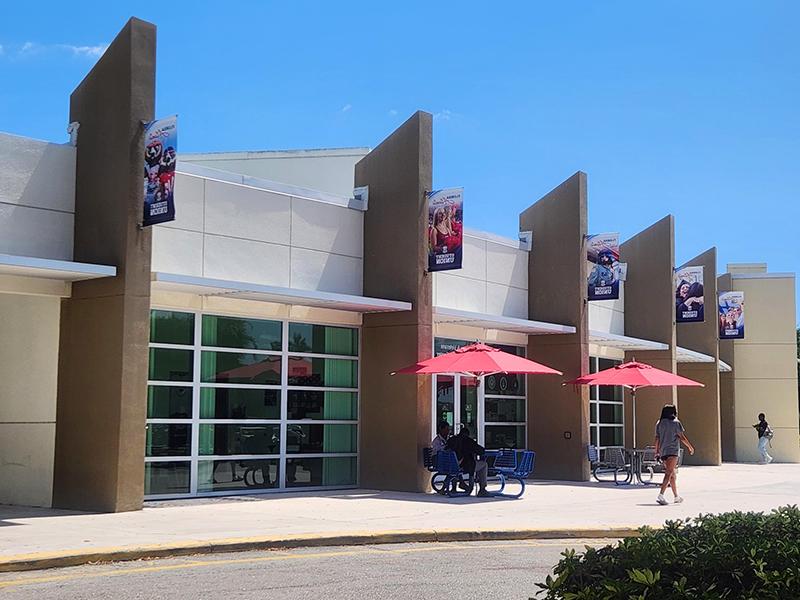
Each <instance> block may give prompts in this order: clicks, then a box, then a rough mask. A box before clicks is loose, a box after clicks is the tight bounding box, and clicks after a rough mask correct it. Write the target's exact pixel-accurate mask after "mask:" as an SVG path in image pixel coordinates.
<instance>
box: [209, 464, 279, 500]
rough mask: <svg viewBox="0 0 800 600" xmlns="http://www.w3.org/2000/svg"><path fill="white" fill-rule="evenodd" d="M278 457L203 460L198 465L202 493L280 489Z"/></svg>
mask: <svg viewBox="0 0 800 600" xmlns="http://www.w3.org/2000/svg"><path fill="white" fill-rule="evenodd" d="M278 465H279V461H278V459H277V458H256V459H252V460H201V461H200V462H199V463H198V464H197V491H198V492H223V491H224V492H240V491H241V492H246V491H249V490H258V489H268V488H277V487H279V486H280V478H279V476H278V468H279V467H278Z"/></svg>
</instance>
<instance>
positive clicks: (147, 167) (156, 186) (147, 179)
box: [142, 115, 178, 227]
mask: <svg viewBox="0 0 800 600" xmlns="http://www.w3.org/2000/svg"><path fill="white" fill-rule="evenodd" d="M177 150H178V117H177V115H173V116H171V117H167V118H166V119H159V120H157V121H151V122H150V123H147V124H146V125H145V128H144V215H143V218H142V226H143V227H147V226H148V225H155V224H156V223H166V222H167V221H174V220H175V198H174V194H175V163H176V162H177V160H178V155H177Z"/></svg>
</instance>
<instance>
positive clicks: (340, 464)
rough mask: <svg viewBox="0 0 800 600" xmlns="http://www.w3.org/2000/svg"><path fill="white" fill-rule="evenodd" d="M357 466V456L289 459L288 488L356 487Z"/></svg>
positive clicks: (287, 465) (287, 464)
mask: <svg viewBox="0 0 800 600" xmlns="http://www.w3.org/2000/svg"><path fill="white" fill-rule="evenodd" d="M356 465H357V463H356V457H355V456H326V457H321V458H289V459H287V460H286V487H310V486H323V485H324V486H340V485H355V483H356Z"/></svg>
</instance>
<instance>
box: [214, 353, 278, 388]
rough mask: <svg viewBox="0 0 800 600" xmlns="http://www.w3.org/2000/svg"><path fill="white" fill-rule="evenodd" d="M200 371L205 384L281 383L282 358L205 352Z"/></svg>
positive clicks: (268, 355)
mask: <svg viewBox="0 0 800 600" xmlns="http://www.w3.org/2000/svg"><path fill="white" fill-rule="evenodd" d="M200 370H201V381H203V382H204V383H248V384H262V385H280V383H281V357H280V356H273V355H270V354H241V353H239V352H212V351H208V350H203V354H202V356H201V369H200Z"/></svg>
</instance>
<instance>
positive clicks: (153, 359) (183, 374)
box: [148, 348, 194, 381]
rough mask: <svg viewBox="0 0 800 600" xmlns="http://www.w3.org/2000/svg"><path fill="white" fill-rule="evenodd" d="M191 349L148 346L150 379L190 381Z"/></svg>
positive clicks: (191, 367) (191, 366)
mask: <svg viewBox="0 0 800 600" xmlns="http://www.w3.org/2000/svg"><path fill="white" fill-rule="evenodd" d="M193 355H194V353H193V352H192V351H191V350H172V349H170V348H150V369H149V372H148V377H149V379H150V380H151V381H191V380H192V373H193V372H194V369H193V365H192V356H193Z"/></svg>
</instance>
